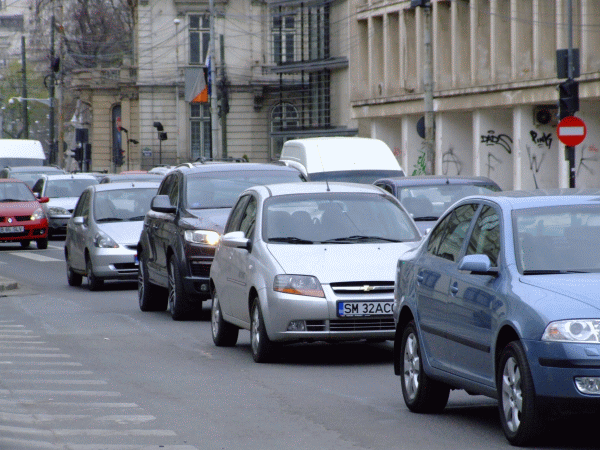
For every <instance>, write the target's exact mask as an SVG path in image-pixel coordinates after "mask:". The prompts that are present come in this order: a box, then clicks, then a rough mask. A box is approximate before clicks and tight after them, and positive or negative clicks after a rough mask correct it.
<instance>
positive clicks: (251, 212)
mask: <svg viewBox="0 0 600 450" xmlns="http://www.w3.org/2000/svg"><path fill="white" fill-rule="evenodd" d="M256 209H257V203H256V198H254V197H250V201H248V205H247V206H246V209H245V210H244V214H243V215H242V221H241V223H240V231H243V232H244V236H246V237H247V238H249V237H251V236H252V233H253V231H254V224H255V223H256Z"/></svg>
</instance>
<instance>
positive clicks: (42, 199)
mask: <svg viewBox="0 0 600 450" xmlns="http://www.w3.org/2000/svg"><path fill="white" fill-rule="evenodd" d="M49 201H50V198H49V197H40V198H38V202H40V203H48V202H49Z"/></svg>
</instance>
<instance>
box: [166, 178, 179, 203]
mask: <svg viewBox="0 0 600 450" xmlns="http://www.w3.org/2000/svg"><path fill="white" fill-rule="evenodd" d="M172 181H173V182H172V183H171V186H170V188H169V192H167V195H168V196H169V200H170V201H171V205H172V206H177V205H178V203H179V178H178V177H177V175H174V176H173V180H172Z"/></svg>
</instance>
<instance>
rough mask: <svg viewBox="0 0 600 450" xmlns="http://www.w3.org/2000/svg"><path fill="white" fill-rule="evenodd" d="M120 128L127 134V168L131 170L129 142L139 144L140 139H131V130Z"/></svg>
mask: <svg viewBox="0 0 600 450" xmlns="http://www.w3.org/2000/svg"><path fill="white" fill-rule="evenodd" d="M119 130H121V131H122V132H123V133H125V134H126V135H127V170H129V143H130V142H131V143H132V144H139V143H140V141H138V140H136V139H129V130H128V129H127V128H123V127H119Z"/></svg>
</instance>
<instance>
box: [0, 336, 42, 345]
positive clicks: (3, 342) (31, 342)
mask: <svg viewBox="0 0 600 450" xmlns="http://www.w3.org/2000/svg"><path fill="white" fill-rule="evenodd" d="M14 337H15V338H16V337H17V336H14ZM23 337H29V336H23ZM19 339H20V338H19ZM0 344H47V342H46V341H0Z"/></svg>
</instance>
